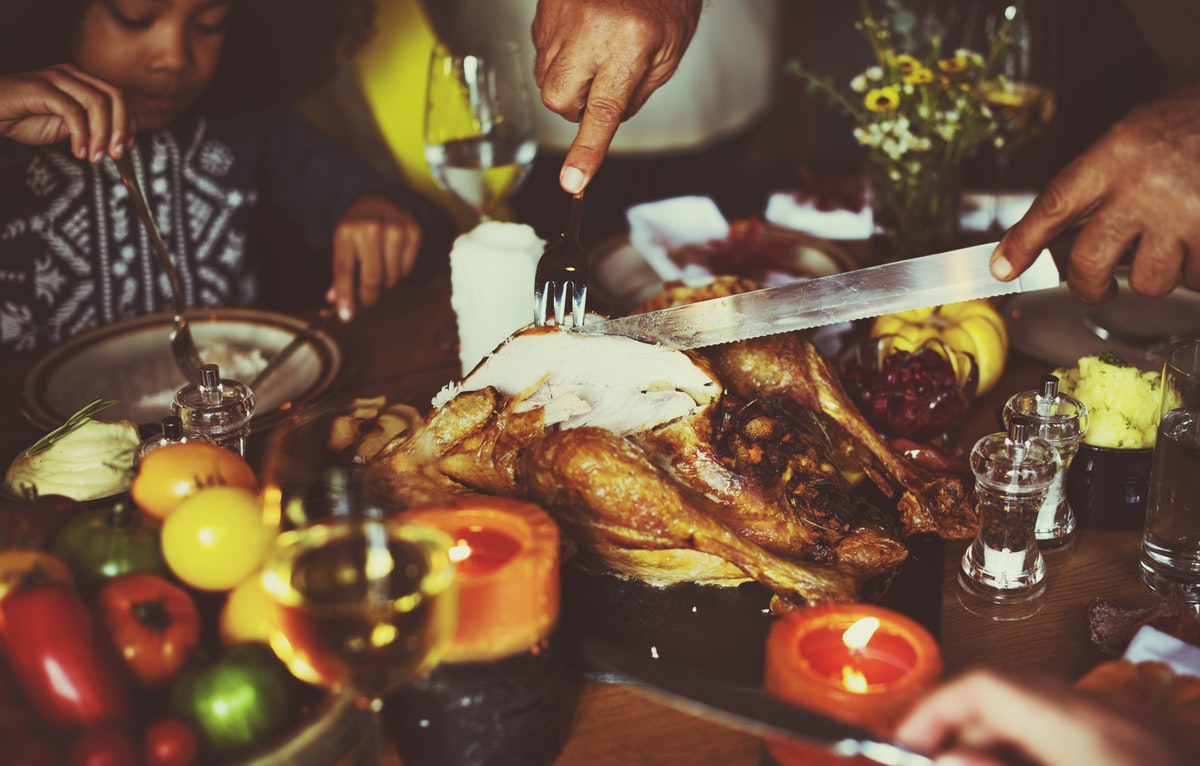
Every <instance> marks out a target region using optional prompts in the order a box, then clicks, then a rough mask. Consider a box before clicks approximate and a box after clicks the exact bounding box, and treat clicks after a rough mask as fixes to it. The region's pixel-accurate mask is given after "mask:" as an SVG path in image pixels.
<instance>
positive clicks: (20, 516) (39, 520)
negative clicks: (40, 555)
mask: <svg viewBox="0 0 1200 766" xmlns="http://www.w3.org/2000/svg"><path fill="white" fill-rule="evenodd" d="M0 494H3V493H2V491H0ZM85 510H87V506H85V505H84V504H83V503H81V502H79V501H78V500H74V499H72V498H69V497H67V496H66V495H38V494H37V493H36V491H33V490H30V491H29V493H28V494H27V495H26V496H25V497H22V498H21V499H19V500H16V499H9V498H3V499H0V543H2V544H3V545H5V546H8V547H10V548H36V549H41V550H44V549H46V548H48V547H49V546H50V541H51V540H53V539H54V535H55V534H57V533H58V530H60V529H62V526H63V524H65V523H66V522H67V520H68V519H70V518H71V517H73V516H77V515H79V514H81V513H83V512H84V511H85Z"/></svg>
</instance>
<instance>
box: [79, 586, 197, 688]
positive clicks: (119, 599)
mask: <svg viewBox="0 0 1200 766" xmlns="http://www.w3.org/2000/svg"><path fill="white" fill-rule="evenodd" d="M93 610H94V613H95V615H96V621H97V623H99V625H100V626H101V632H102V633H103V634H105V635H107V636H108V638H109V640H110V641H111V642H112V644H113V646H114V647H116V649H117V652H118V653H120V655H121V658H122V659H124V660H125V665H126V666H127V667H128V668H129V670H130V671H132V673H133V676H134V678H136V679H137V681H138V683H140V684H141V685H143V686H146V687H154V686H159V685H161V684H163V683H165V682H166V681H169V680H170V679H172V678H174V677H175V676H176V675H178V673H179V671H180V670H181V669H182V668H183V665H184V662H185V661H186V660H187V658H188V655H189V654H191V652H192V649H193V648H195V646H196V643H197V641H199V638H200V614H199V612H198V611H197V609H196V602H195V601H194V600H193V599H192V597H191V595H190V594H189V593H188V592H187V591H185V590H184V589H183V588H180V587H179V586H178V585H174V584H172V583H170V582H168V581H167V580H165V579H163V578H162V577H159V576H158V575H156V574H152V573H150V572H128V573H126V574H123V575H118V576H117V577H114V578H113V579H111V580H109V581H108V582H107V583H106V584H105V585H104V587H103V588H101V589H100V592H99V593H97V594H96V598H95V601H94V602H93Z"/></svg>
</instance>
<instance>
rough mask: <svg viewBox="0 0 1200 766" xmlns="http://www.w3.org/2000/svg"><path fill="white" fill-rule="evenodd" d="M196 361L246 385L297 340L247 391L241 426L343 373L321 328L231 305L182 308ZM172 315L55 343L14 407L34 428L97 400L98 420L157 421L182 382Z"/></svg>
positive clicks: (274, 419)
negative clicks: (251, 401) (107, 404)
mask: <svg viewBox="0 0 1200 766" xmlns="http://www.w3.org/2000/svg"><path fill="white" fill-rule="evenodd" d="M187 318H188V322H189V324H190V325H191V328H192V335H193V336H194V337H195V339H196V345H197V346H199V348H200V355H201V357H203V358H204V359H205V360H206V361H208V362H213V363H216V364H217V365H219V366H220V368H221V377H223V378H232V379H234V380H238V381H240V382H243V383H249V382H250V381H251V380H252V379H253V378H254V376H255V375H256V374H257V373H258V371H259V370H261V369H262V367H263V366H265V365H266V363H267V362H268V361H269V360H270V359H271V357H272V356H273V355H274V354H275V353H277V352H278V351H279V350H280V349H282V348H283V347H284V346H286V345H287V344H288V343H289V342H290V341H292V340H293V339H294V338H295V337H296V336H297V335H300V334H302V333H307V336H308V340H307V341H306V342H305V343H303V344H302V345H301V346H300V347H299V348H298V349H297V350H296V351H295V352H294V353H293V354H292V355H291V356H290V357H289V358H288V359H287V360H286V361H284V362H283V365H282V367H280V368H279V369H278V370H277V371H276V372H275V373H274V374H272V375H271V376H270V377H269V378H267V379H266V380H265V381H263V384H262V386H261V387H260V390H256V391H255V392H254V397H255V413H254V419H253V420H252V421H251V429H253V430H256V431H262V430H265V429H268V428H271V427H272V426H274V425H275V424H277V423H278V422H279V421H280V420H281V419H282V418H283V417H285V416H286V415H287V414H288V413H289V412H291V411H293V410H295V409H296V408H298V407H300V406H302V405H307V404H311V403H312V402H315V401H317V400H318V399H320V398H321V397H323V396H325V395H326V394H328V393H329V392H330V391H331V390H333V388H334V387H335V386H336V384H337V383H338V382H339V380H340V378H341V376H342V374H343V371H344V357H343V354H342V350H341V347H340V346H339V345H338V343H337V341H336V340H334V338H333V337H332V336H330V335H329V334H327V333H325V332H322V331H319V330H318V331H315V332H312V331H309V330H307V329H306V325H307V323H306V322H304V321H303V320H302V319H297V318H295V317H292V316H288V315H286V314H278V313H275V312H271V311H262V310H258V309H241V308H219V309H208V310H189V311H188V314H187ZM171 322H172V314H170V313H156V314H145V315H142V316H138V317H133V318H131V319H124V320H121V321H118V322H113V323H111V324H107V325H102V326H100V327H97V328H95V329H94V330H90V331H88V332H85V333H82V334H80V335H76V336H74V337H72V338H70V339H68V340H66V341H65V342H63V343H60V344H58V345H56V346H54V347H53V348H51V349H50V350H49V351H47V352H46V353H45V354H44V355H42V356H41V357H39V358H38V359H37V361H35V362H34V363H33V365H32V366H31V367H30V368H29V370H28V372H27V373H26V374H25V378H24V380H23V381H22V383H21V388H20V391H19V396H20V404H21V410H22V412H23V413H24V414H25V417H26V418H28V419H29V420H30V421H31V422H32V423H33V424H34V425H35V426H38V427H39V428H45V429H50V428H55V427H57V426H58V425H60V424H62V422H63V421H64V420H66V419H67V418H68V417H70V416H71V415H72V414H73V413H74V412H76V411H77V410H79V408H80V407H82V406H83V405H85V404H87V403H88V402H90V401H92V400H93V399H96V398H97V397H104V398H106V399H115V400H116V401H117V404H115V405H114V406H113V407H111V408H109V409H107V410H105V411H104V416H103V417H104V418H105V419H106V420H120V419H128V420H132V421H133V422H134V423H138V424H153V423H158V422H160V421H161V420H162V418H164V417H166V416H167V415H170V414H171V402H172V399H173V397H174V395H175V392H176V391H178V390H179V389H180V388H182V387H183V386H184V385H187V383H189V382H190V381H187V380H185V379H184V376H183V374H182V373H181V372H180V371H179V369H178V368H177V367H176V366H175V361H174V359H173V358H172V357H171V348H170V344H169V341H168V333H169V332H170V330H171Z"/></svg>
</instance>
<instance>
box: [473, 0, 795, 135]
mask: <svg viewBox="0 0 1200 766" xmlns="http://www.w3.org/2000/svg"><path fill="white" fill-rule="evenodd" d="M536 7H537V2H536V0H462V3H461V7H460V11H459V14H458V18H459V22H458V29H459V31H460V33H464V34H470V33H473V32H474V33H482V32H486V33H487V34H489V35H494V36H504V37H511V38H513V39H514V40H516V41H518V42H520V43H521V45H523V46H524V48H525V53H526V55H527V56H528V60H529V69H528V72H529V87H530V89H531V92H532V93H533V94H534V99H535V101H536V102H537V105H538V106H537V112H538V121H537V127H538V144H539V146H540V147H541V148H543V149H551V150H561V151H565V150H566V149H567V147H569V146H570V144H571V141H572V140H573V139H574V138H575V134H576V132H577V131H578V129H579V126H578V124H576V123H573V122H569V121H567V120H565V119H563V118H562V117H560V116H559V115H557V114H555V113H554V112H552V111H550V110H549V109H547V108H546V107H545V106H542V105H541V101H540V98H539V97H538V95H537V93H538V90H537V86H536V84H535V83H534V79H533V60H534V55H535V51H534V47H533V42H532V40H531V36H530V32H529V30H530V27H531V25H532V24H533V16H534V11H535V10H536ZM779 16H780V14H779V0H709V1H708V2H707V3H706V4H705V7H704V11H703V12H702V13H701V14H700V24H699V26H698V27H697V28H696V34H695V36H694V37H693V38H692V43H691V45H690V46H689V47H688V50H687V52H686V53H685V54H684V56H683V59H682V60H681V62H680V64H679V68H678V69H677V70H676V72H675V74H674V76H673V77H672V78H671V79H670V80H669V81H668V82H667V83H666V84H665V85H663V86H662V87H661V88H659V89H658V90H657V91H655V92H654V94H653V95H651V96H650V100H649V101H647V102H646V105H645V106H643V107H642V109H641V111H639V112H638V113H637V114H636V115H634V116H633V117H631V118H629V119H628V120H626V121H625V122H624V123H623V124H622V125H621V127H620V128H619V129H618V130H617V133H616V136H615V137H614V139H613V142H612V145H611V146H610V148H609V155H610V156H619V155H622V154H637V153H649V152H656V153H662V152H686V151H693V150H700V149H703V148H705V147H707V146H709V145H711V144H713V143H716V142H717V141H719V140H721V139H722V138H725V137H727V136H730V135H732V134H734V133H736V132H737V131H739V130H741V129H742V128H744V127H746V126H747V125H749V124H750V123H751V122H753V120H754V119H755V118H756V117H758V116H760V115H761V114H762V113H763V112H764V111H765V110H766V109H767V107H768V105H769V103H770V101H771V98H772V95H773V94H772V92H771V88H772V82H773V80H774V79H775V76H774V75H775V73H774V72H773V71H772V69H773V68H774V67H777V66H779V64H778V62H777V60H776V58H777V57H776V50H777V39H776V33H777V30H778V28H779V24H778V21H779Z"/></svg>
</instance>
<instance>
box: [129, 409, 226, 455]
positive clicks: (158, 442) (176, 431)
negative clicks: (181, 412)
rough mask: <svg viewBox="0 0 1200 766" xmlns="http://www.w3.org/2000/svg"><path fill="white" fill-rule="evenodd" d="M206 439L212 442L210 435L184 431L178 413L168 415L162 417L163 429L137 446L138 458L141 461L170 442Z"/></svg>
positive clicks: (180, 442)
mask: <svg viewBox="0 0 1200 766" xmlns="http://www.w3.org/2000/svg"><path fill="white" fill-rule="evenodd" d="M194 441H205V442H211V441H212V440H211V439H209V438H208V437H205V436H201V435H200V434H186V433H184V432H183V421H182V420H180V419H179V416H178V415H167V416H166V417H165V418H163V419H162V431H161V432H159V433H157V434H155V435H153V436H151V437H149V438H147V439H143V440H142V442H141V443H140V444H138V446H137V459H138V461H139V462H140V461H141V460H143V459H144V458H145V457H146V455H149V454H150V453H151V452H153V451H154V450H156V449H158V448H159V447H165V446H167V445H168V444H182V443H185V442H194Z"/></svg>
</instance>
